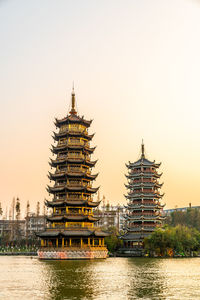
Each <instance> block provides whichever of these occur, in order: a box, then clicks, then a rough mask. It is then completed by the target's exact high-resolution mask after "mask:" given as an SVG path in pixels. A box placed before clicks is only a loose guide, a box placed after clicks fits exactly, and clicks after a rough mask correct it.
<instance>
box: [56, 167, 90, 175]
mask: <svg viewBox="0 0 200 300" xmlns="http://www.w3.org/2000/svg"><path fill="white" fill-rule="evenodd" d="M66 171H70V172H72V173H78V172H82V173H85V174H88V175H90V174H91V171H90V170H85V169H84V168H82V167H77V168H73V167H72V168H70V167H66V168H63V169H61V170H59V169H57V170H56V172H55V173H56V174H60V173H63V174H64V173H65V172H66Z"/></svg>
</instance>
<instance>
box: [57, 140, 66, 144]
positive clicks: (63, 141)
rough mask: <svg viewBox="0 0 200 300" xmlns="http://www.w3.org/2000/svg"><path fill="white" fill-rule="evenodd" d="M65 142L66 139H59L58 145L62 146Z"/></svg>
mask: <svg viewBox="0 0 200 300" xmlns="http://www.w3.org/2000/svg"><path fill="white" fill-rule="evenodd" d="M65 142H66V139H59V141H58V145H63V144H65Z"/></svg>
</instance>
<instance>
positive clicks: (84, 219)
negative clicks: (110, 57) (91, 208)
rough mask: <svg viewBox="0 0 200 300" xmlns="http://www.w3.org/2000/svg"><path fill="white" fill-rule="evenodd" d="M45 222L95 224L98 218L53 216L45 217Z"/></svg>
mask: <svg viewBox="0 0 200 300" xmlns="http://www.w3.org/2000/svg"><path fill="white" fill-rule="evenodd" d="M47 221H49V222H58V221H70V222H77V221H80V222H87V221H88V222H97V221H99V219H98V218H94V217H92V216H84V215H83V216H73V215H71V216H69V215H64V216H54V217H47Z"/></svg>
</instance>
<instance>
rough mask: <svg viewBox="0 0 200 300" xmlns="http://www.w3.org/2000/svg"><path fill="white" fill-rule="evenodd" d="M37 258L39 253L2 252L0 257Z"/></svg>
mask: <svg viewBox="0 0 200 300" xmlns="http://www.w3.org/2000/svg"><path fill="white" fill-rule="evenodd" d="M20 255H21V256H37V252H0V256H20Z"/></svg>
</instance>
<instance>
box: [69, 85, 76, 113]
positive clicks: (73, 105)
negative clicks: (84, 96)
mask: <svg viewBox="0 0 200 300" xmlns="http://www.w3.org/2000/svg"><path fill="white" fill-rule="evenodd" d="M75 101H76V100H75V92H74V82H73V85H72V109H71V111H70V114H71V115H76V114H77V112H76V109H75Z"/></svg>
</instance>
